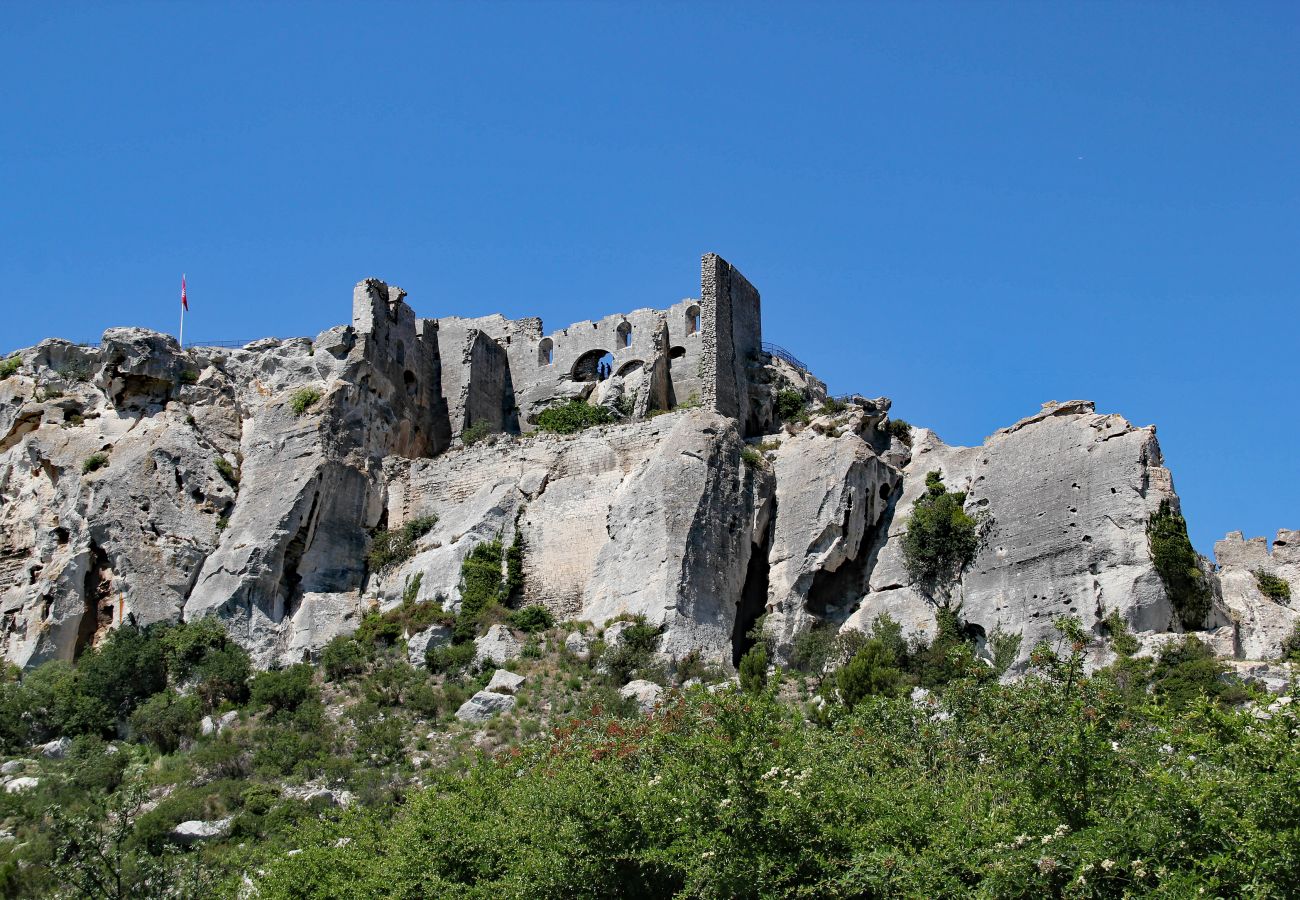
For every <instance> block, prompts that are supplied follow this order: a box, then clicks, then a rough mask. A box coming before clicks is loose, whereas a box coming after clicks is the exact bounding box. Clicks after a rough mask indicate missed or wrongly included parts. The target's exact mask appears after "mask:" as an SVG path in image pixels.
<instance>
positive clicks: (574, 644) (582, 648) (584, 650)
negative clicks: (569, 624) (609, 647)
mask: <svg viewBox="0 0 1300 900" xmlns="http://www.w3.org/2000/svg"><path fill="white" fill-rule="evenodd" d="M564 649H565V650H567V651H568V652H569V653H571V654H572V655H573V656H574V657H576V658H577V659H580V660H582V661H583V662H586V661H587V660H589V659H591V642H590V641H588V640H587V636H586V635H585V634H583V633H582V632H581V631H574V632H571V633H570V634H569V636H568V637H566V638H565V639H564Z"/></svg>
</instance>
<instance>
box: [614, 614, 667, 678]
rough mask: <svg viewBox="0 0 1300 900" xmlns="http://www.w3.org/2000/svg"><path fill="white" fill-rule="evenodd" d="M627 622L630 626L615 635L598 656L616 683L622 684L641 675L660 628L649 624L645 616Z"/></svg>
mask: <svg viewBox="0 0 1300 900" xmlns="http://www.w3.org/2000/svg"><path fill="white" fill-rule="evenodd" d="M631 621H632V624H631V625H629V626H628V627H627V628H624V629H623V631H622V633H621V634H620V635H619V636H618V641H617V642H616V643H614V644H612V645H609V646H606V647H605V649H604V651H603V652H602V653H601V654H600V663H601V665H602V666H603V667H604V669H605V671H606V673H607V674H608V675H609V677H610V678H611V679H613V680H614V681H615V682H616V683H618V684H626V683H627V682H629V681H631V680H632V679H633V678H634V677H636V676H637V675H639V674H645V673H646V672H647V670H648V669H649V667H650V664H651V662H652V659H653V656H654V651H655V647H656V646H657V645H658V644H659V634H660V631H661V629H660V628H658V627H656V626H654V625H651V624H649V623H648V622H647V621H646V619H645V616H635V617H633V618H632V620H631Z"/></svg>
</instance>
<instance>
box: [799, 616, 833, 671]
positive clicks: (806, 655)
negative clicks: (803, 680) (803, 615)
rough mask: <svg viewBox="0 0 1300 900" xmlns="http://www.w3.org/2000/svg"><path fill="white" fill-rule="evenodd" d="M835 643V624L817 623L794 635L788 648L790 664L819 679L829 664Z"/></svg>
mask: <svg viewBox="0 0 1300 900" xmlns="http://www.w3.org/2000/svg"><path fill="white" fill-rule="evenodd" d="M835 644H836V628H835V626H834V625H833V624H831V623H829V622H823V623H818V624H817V625H814V626H813V627H812V628H810V629H808V630H807V631H804V632H801V633H800V634H798V635H797V636H796V637H795V639H794V644H793V646H792V647H791V649H790V665H791V667H792V668H794V669H795V671H798V672H803V673H805V674H808V675H813V676H816V677H817V678H818V679H819V680H820V678H821V677H822V676H823V675H824V674H825V673H826V669H827V667H828V666H829V665H830V664H831V660H832V658H833V655H834V652H835Z"/></svg>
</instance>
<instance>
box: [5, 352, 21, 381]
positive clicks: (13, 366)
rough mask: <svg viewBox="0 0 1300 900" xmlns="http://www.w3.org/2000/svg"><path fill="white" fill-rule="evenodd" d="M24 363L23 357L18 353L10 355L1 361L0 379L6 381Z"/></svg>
mask: <svg viewBox="0 0 1300 900" xmlns="http://www.w3.org/2000/svg"><path fill="white" fill-rule="evenodd" d="M22 364H23V358H22V357H21V356H19V355H18V354H17V353H15V354H13V355H12V356H10V357H8V358H7V359H5V360H2V361H0V381H4V380H5V379H6V378H8V377H9V376H10V375H12V374H14V373H15V372H17V371H18V369H19V367H20V366H22Z"/></svg>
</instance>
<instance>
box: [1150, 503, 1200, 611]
mask: <svg viewBox="0 0 1300 900" xmlns="http://www.w3.org/2000/svg"><path fill="white" fill-rule="evenodd" d="M1147 542H1148V544H1149V545H1150V548H1151V561H1152V562H1153V563H1154V565H1155V567H1156V571H1157V572H1159V573H1160V580H1161V581H1163V582H1164V585H1165V590H1166V592H1168V594H1169V600H1170V602H1171V603H1172V604H1173V606H1174V609H1175V610H1176V611H1177V613H1178V618H1179V620H1180V621H1181V622H1182V624H1183V627H1184V628H1200V627H1201V626H1202V625H1204V624H1205V617H1206V616H1207V615H1208V614H1209V612H1210V601H1211V599H1212V591H1211V589H1210V584H1209V582H1208V581H1207V579H1206V577H1205V573H1204V572H1203V571H1202V570H1201V560H1200V557H1199V556H1197V554H1196V551H1195V550H1194V549H1193V548H1192V542H1191V540H1190V539H1189V538H1188V537H1187V522H1186V520H1184V519H1183V516H1182V514H1181V513H1179V512H1176V511H1175V510H1174V509H1173V507H1172V506H1170V505H1169V501H1168V500H1161V501H1160V507H1159V509H1157V510H1156V513H1155V515H1153V516H1152V517H1151V519H1150V521H1149V522H1147Z"/></svg>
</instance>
